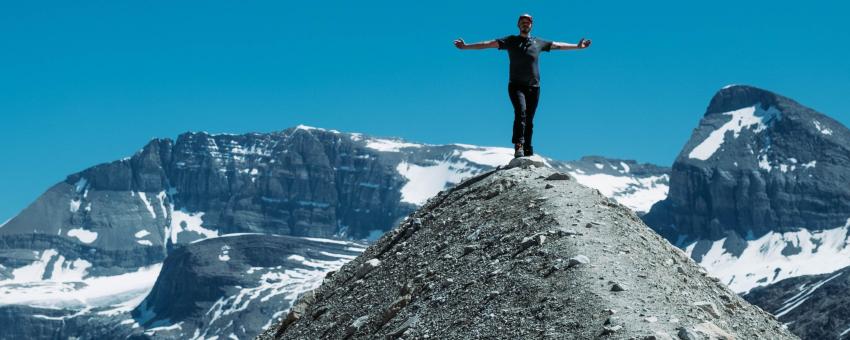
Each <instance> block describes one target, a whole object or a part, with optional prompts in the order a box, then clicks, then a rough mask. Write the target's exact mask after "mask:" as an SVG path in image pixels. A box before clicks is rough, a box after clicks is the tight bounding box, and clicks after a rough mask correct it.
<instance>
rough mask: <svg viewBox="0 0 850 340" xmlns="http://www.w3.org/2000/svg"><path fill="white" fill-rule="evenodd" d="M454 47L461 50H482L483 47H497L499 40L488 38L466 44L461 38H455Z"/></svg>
mask: <svg viewBox="0 0 850 340" xmlns="http://www.w3.org/2000/svg"><path fill="white" fill-rule="evenodd" d="M455 47H457V48H459V49H462V50H483V49H485V48H499V42H498V41H495V40H488V41H482V42H477V43H473V44H467V43H466V42H464V41H463V39H460V38H458V39H457V40H455Z"/></svg>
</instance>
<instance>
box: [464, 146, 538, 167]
mask: <svg viewBox="0 0 850 340" xmlns="http://www.w3.org/2000/svg"><path fill="white" fill-rule="evenodd" d="M455 145H457V146H460V147H463V148H466V149H468V150H464V151H463V152H461V153H460V158H463V159H466V160H468V161H470V162H472V163H475V164H481V165H487V166H491V167H494V168H495V167H497V166H500V165H507V164H508V163H509V162H510V161H511V160H512V159H514V150H513V149H511V148H500V147H480V146H475V145H466V144H455ZM528 158H529V159H531V160H533V161H535V162H541V163H543V164H544V165H546V166H548V167H551V166H552V165H550V164H549V162H548V161H547V160H546V159H545V158H543V157H540V156H539V155H533V156H531V157H528Z"/></svg>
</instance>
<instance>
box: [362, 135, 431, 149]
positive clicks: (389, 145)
mask: <svg viewBox="0 0 850 340" xmlns="http://www.w3.org/2000/svg"><path fill="white" fill-rule="evenodd" d="M422 146H423V145H422V144H415V143H407V142H402V141H396V140H391V139H380V138H373V139H370V140H369V141H368V142H367V143H366V147H367V148H370V149H373V150H377V151H382V152H399V151H401V149H404V148H421V147H422Z"/></svg>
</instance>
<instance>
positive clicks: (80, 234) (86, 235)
mask: <svg viewBox="0 0 850 340" xmlns="http://www.w3.org/2000/svg"><path fill="white" fill-rule="evenodd" d="M65 235H68V236H69V237H76V238H77V239H78V240H80V242H83V243H86V244H90V243H92V242H94V240H96V239H97V232H94V231H90V230H85V229H80V228H77V229H71V230H68V233H66V234H65Z"/></svg>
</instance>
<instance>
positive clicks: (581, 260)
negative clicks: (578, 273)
mask: <svg viewBox="0 0 850 340" xmlns="http://www.w3.org/2000/svg"><path fill="white" fill-rule="evenodd" d="M588 263H590V259H589V258H587V256H584V255H576V256H574V257H571V258H570V259H569V262H567V267H568V268H572V267H575V266H578V265H583V264H588Z"/></svg>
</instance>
